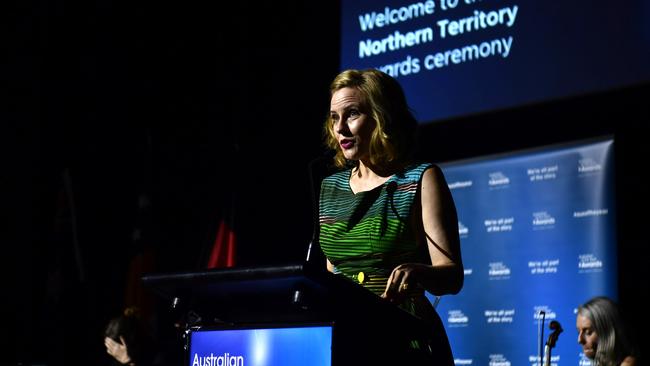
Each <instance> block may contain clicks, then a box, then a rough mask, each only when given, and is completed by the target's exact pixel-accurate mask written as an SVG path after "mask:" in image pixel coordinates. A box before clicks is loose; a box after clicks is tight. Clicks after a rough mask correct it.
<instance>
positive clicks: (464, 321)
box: [447, 310, 469, 328]
mask: <svg viewBox="0 0 650 366" xmlns="http://www.w3.org/2000/svg"><path fill="white" fill-rule="evenodd" d="M447 315H448V316H447V324H448V325H449V327H450V328H458V327H466V326H468V325H469V318H468V317H467V315H465V314H464V313H463V312H462V311H461V310H449V311H448V312H447Z"/></svg>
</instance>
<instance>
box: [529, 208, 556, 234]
mask: <svg viewBox="0 0 650 366" xmlns="http://www.w3.org/2000/svg"><path fill="white" fill-rule="evenodd" d="M554 226H555V217H553V216H551V215H549V213H548V212H546V211H539V212H533V230H545V229H552V228H553V227H554Z"/></svg>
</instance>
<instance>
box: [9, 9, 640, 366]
mask: <svg viewBox="0 0 650 366" xmlns="http://www.w3.org/2000/svg"><path fill="white" fill-rule="evenodd" d="M3 5H4V6H6V7H7V9H6V10H3V14H4V15H6V16H7V20H6V21H3V37H5V40H3V44H4V45H6V47H5V49H6V50H7V51H8V52H7V54H6V56H5V57H4V60H5V61H4V62H3V67H2V83H3V85H6V86H7V87H6V89H5V88H3V90H2V93H3V95H2V100H3V114H2V117H1V118H2V132H1V135H0V136H1V137H0V146H2V148H1V149H2V150H1V151H0V152H1V153H2V160H0V161H1V162H2V166H1V169H2V174H1V181H0V182H1V183H2V187H3V188H2V196H1V197H0V199H1V201H0V204H1V206H2V215H3V216H2V222H3V229H2V233H1V235H2V236H1V238H0V240H1V241H0V242H1V243H2V249H3V255H2V256H1V257H0V258H2V259H1V261H2V264H1V266H2V277H1V278H2V283H1V284H2V289H3V293H2V295H1V299H2V309H1V310H2V315H3V317H4V320H2V322H1V323H2V326H1V327H0V329H2V331H1V332H0V334H1V335H0V344H1V345H2V346H1V349H2V352H1V353H0V364H1V365H4V364H18V363H23V364H51V365H64V364H65V365H75V364H106V363H107V362H108V358H107V356H106V355H105V353H104V352H105V351H104V347H103V344H102V343H103V342H102V337H103V336H102V330H103V327H104V325H105V324H106V322H107V321H108V319H109V318H111V317H113V316H115V315H117V314H119V313H120V312H121V310H122V309H123V307H124V306H126V305H132V304H138V305H140V306H142V307H143V309H145V310H146V312H147V314H148V315H151V318H152V319H153V320H152V322H153V323H155V324H156V326H157V327H159V332H160V333H161V334H165V332H166V331H168V330H169V329H168V328H169V324H168V323H169V322H168V320H169V319H168V318H167V317H166V315H165V314H164V313H165V309H166V306H167V305H168V304H161V303H160V302H159V299H157V298H155V297H154V296H151V294H150V293H149V292H147V291H146V290H143V289H142V288H140V287H139V286H138V284H139V283H138V281H137V278H138V277H139V275H141V274H142V273H149V272H176V271H193V270H199V269H202V268H204V267H205V264H206V260H207V253H208V251H209V249H210V246H211V245H212V243H213V241H214V239H215V235H216V230H217V225H218V223H219V221H220V220H221V219H229V220H231V219H234V220H231V223H232V224H233V227H234V230H235V231H236V234H237V250H238V254H237V264H238V265H239V266H256V265H267V264H284V263H293V262H298V261H301V260H302V259H303V258H304V256H305V253H306V248H307V245H308V242H309V240H310V238H311V235H312V228H313V224H312V222H313V209H314V207H313V205H312V187H311V183H310V171H309V169H308V165H309V162H310V161H312V160H313V159H315V158H318V157H320V156H322V154H323V152H324V149H323V147H322V145H321V122H322V121H323V118H324V117H325V115H326V113H327V111H328V107H329V100H328V92H327V89H328V85H329V82H330V81H331V80H332V78H333V77H334V76H335V75H336V73H337V71H338V56H339V55H338V47H339V45H338V39H339V34H338V29H339V24H338V5H337V2H322V3H319V2H315V3H312V2H300V1H286V2H260V3H255V4H253V3H250V4H249V3H246V2H237V3H235V4H231V5H228V6H226V5H224V4H217V3H214V4H212V3H209V2H205V3H204V2H198V1H197V2H193V1H189V2H177V3H167V2H160V1H151V0H147V1H139V2H127V1H119V0H112V1H111V0H95V1H81V0H78V1H64V0H56V1H44V0H43V1H20V2H18V1H13V2H6V3H4V4H3ZM649 89H650V88H649V85H648V83H647V82H646V83H641V81H640V83H639V84H638V85H634V86H630V87H625V88H620V89H617V90H611V91H607V92H604V93H598V94H591V95H582V96H576V97H572V98H565V99H562V100H554V101H548V102H545V103H539V104H534V105H527V106H522V107H520V108H516V109H510V110H502V111H496V112H492V113H486V114H481V115H473V116H469V117H465V118H459V119H454V120H447V121H441V122H437V123H433V124H429V125H425V126H422V128H421V131H420V133H419V142H418V143H419V145H418V146H419V149H418V154H419V157H420V158H422V159H426V160H430V161H433V162H444V161H449V160H456V159H461V158H467V157H473V156H478V155H485V154H493V153H501V152H508V151H512V150H517V149H525V148H529V147H535V146H540V145H547V144H553V143H561V142H568V141H574V140H578V139H583V138H589V137H597V136H603V135H613V136H614V138H615V140H616V142H615V149H616V150H615V153H616V168H617V171H616V178H617V179H616V184H617V197H618V199H617V204H618V208H617V212H618V214H619V216H618V224H619V229H618V232H619V248H620V253H619V260H620V264H619V268H620V274H619V276H620V289H621V293H620V301H621V304H622V305H623V307H624V309H625V311H626V314H627V315H628V316H629V317H630V318H631V319H633V320H634V325H635V330H636V331H637V332H638V337H639V341H640V343H642V344H643V343H645V342H646V341H647V335H646V334H644V332H642V330H643V329H647V328H648V320H647V317H642V316H641V315H639V316H638V317H637V314H644V311H645V304H644V303H643V302H642V300H643V299H645V298H647V295H648V293H649V291H648V282H647V281H646V280H645V279H646V278H648V266H647V261H648V255H647V254H645V253H646V252H647V250H646V247H647V244H648V239H647V234H646V230H644V229H645V228H644V227H645V226H647V219H646V217H647V214H646V212H647V208H648V207H650V205H649V204H650V202H649V200H648V195H647V193H646V186H647V184H646V183H645V178H644V175H645V171H646V170H647V167H646V165H647V158H648V156H649V155H648V142H647V132H648V122H649V121H650V113H649V109H648V106H647V105H648V103H647V100H648V96H649V95H650V94H649V93H648V92H649ZM319 164H320V165H319V166H317V167H316V168H315V170H314V174H315V175H316V176H318V177H320V175H322V174H323V171H325V169H324V166H322V164H321V163H319ZM567 286H580V284H567ZM576 305H577V304H576ZM152 314H153V315H152ZM565 326H572V325H568V324H567V325H565ZM564 341H566V342H574V341H575V340H569V339H567V340H564ZM576 347H577V345H576ZM576 349H577V348H576Z"/></svg>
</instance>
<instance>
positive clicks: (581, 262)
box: [578, 253, 603, 273]
mask: <svg viewBox="0 0 650 366" xmlns="http://www.w3.org/2000/svg"><path fill="white" fill-rule="evenodd" d="M602 270H603V261H601V260H600V259H598V257H596V255H595V254H593V253H585V254H580V255H578V273H590V272H601V271H602Z"/></svg>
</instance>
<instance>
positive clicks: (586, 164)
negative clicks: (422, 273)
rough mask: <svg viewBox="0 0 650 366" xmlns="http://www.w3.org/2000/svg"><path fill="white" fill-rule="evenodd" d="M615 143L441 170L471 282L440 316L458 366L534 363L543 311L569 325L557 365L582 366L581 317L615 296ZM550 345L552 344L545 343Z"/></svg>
mask: <svg viewBox="0 0 650 366" xmlns="http://www.w3.org/2000/svg"><path fill="white" fill-rule="evenodd" d="M613 146H614V144H613V140H611V139H599V140H596V141H593V140H592V141H583V142H577V143H575V144H570V145H563V146H551V147H545V148H541V149H536V150H534V151H532V150H529V151H524V152H516V153H512V154H507V155H500V156H491V157H485V158H480V159H475V160H466V161H458V162H450V163H445V164H441V165H440V166H441V168H442V169H443V171H444V173H445V177H446V179H447V182H448V184H449V187H450V188H451V192H452V195H453V197H454V200H455V203H456V207H457V210H458V219H459V232H460V237H461V245H462V253H463V262H464V265H465V285H464V287H463V289H462V291H461V292H460V293H459V294H458V295H454V296H444V297H443V298H442V300H441V302H440V303H439V304H438V307H437V309H438V312H439V314H440V316H441V317H442V319H443V320H444V324H445V327H446V330H447V333H448V335H449V338H450V342H451V344H452V348H453V352H454V358H455V360H456V364H457V365H490V366H510V365H526V364H529V365H535V364H536V363H537V362H538V355H539V340H538V326H539V323H540V321H539V314H540V311H544V312H545V314H546V315H545V318H546V323H545V324H546V329H545V331H544V338H546V337H547V336H548V334H549V330H548V324H549V322H550V321H551V320H557V321H559V322H560V324H561V325H562V326H563V328H564V332H563V333H562V334H561V335H560V336H559V340H558V342H557V346H556V348H555V349H553V354H552V356H553V357H552V358H551V361H552V362H551V364H554V365H578V364H579V365H586V364H589V362H588V360H587V359H586V358H584V356H583V355H582V352H581V348H580V347H579V346H578V344H577V332H576V329H575V316H576V315H575V311H576V308H577V306H578V305H580V304H581V303H583V302H585V301H586V300H588V299H589V298H591V297H592V296H595V295H606V296H610V297H612V298H614V299H616V298H617V256H616V227H615V217H616V216H615V206H614V203H615V201H614V174H613V173H614V172H613V170H614V165H613V163H614V159H613ZM544 341H546V339H544Z"/></svg>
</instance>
